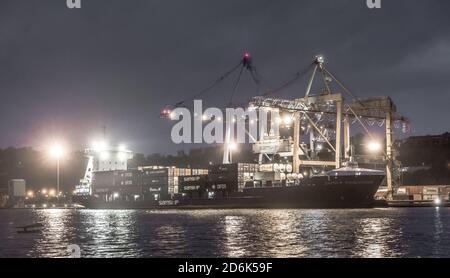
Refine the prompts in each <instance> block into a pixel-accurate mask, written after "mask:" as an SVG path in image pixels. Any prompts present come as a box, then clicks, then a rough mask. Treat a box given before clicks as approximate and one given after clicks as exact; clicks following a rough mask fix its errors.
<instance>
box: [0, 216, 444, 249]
mask: <svg viewBox="0 0 450 278" xmlns="http://www.w3.org/2000/svg"><path fill="white" fill-rule="evenodd" d="M35 222H40V223H43V224H44V228H43V230H42V232H40V233H36V234H18V233H17V232H16V230H15V228H14V227H17V226H20V225H27V224H32V223H35ZM449 223H450V209H449V208H417V209H367V210H202V211H144V210H2V211H0V257H27V256H28V257H67V256H68V255H69V254H68V252H67V246H68V245H71V244H77V245H79V246H80V247H81V255H82V257H223V256H225V257H403V256H406V257H436V256H440V257H442V256H444V257H448V256H450V227H449Z"/></svg>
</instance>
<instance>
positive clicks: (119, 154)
mask: <svg viewBox="0 0 450 278" xmlns="http://www.w3.org/2000/svg"><path fill="white" fill-rule="evenodd" d="M117 158H118V159H119V160H120V161H125V160H126V159H127V154H126V153H124V152H119V153H118V154H117Z"/></svg>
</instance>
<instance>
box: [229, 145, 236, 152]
mask: <svg viewBox="0 0 450 278" xmlns="http://www.w3.org/2000/svg"><path fill="white" fill-rule="evenodd" d="M229 147H230V150H232V151H235V150H237V147H238V146H237V144H236V143H230V145H229Z"/></svg>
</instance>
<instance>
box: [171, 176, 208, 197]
mask: <svg viewBox="0 0 450 278" xmlns="http://www.w3.org/2000/svg"><path fill="white" fill-rule="evenodd" d="M207 185H208V176H207V175H190V176H180V177H179V178H178V189H179V192H180V193H182V194H186V195H188V197H189V198H202V197H203V196H204V195H205V194H206V189H207Z"/></svg>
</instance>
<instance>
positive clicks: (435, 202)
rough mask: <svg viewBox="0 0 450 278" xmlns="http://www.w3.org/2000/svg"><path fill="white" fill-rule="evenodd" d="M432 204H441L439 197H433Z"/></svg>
mask: <svg viewBox="0 0 450 278" xmlns="http://www.w3.org/2000/svg"><path fill="white" fill-rule="evenodd" d="M434 204H435V205H437V206H438V205H440V204H441V199H439V198H437V199H434Z"/></svg>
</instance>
